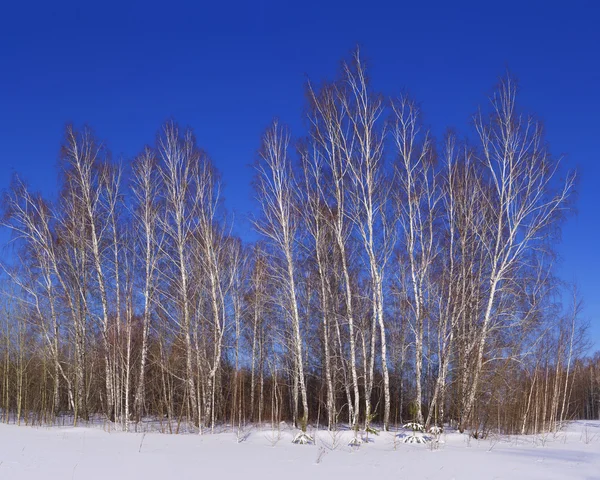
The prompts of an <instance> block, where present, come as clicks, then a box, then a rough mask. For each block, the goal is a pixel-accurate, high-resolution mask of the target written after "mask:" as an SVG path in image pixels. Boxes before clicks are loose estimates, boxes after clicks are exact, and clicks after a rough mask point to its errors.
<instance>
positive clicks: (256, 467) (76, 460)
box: [0, 421, 600, 480]
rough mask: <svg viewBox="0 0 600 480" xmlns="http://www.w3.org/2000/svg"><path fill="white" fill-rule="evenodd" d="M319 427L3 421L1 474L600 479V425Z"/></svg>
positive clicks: (49, 478)
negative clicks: (425, 435) (500, 432)
mask: <svg viewBox="0 0 600 480" xmlns="http://www.w3.org/2000/svg"><path fill="white" fill-rule="evenodd" d="M404 433H406V432H404ZM313 434H314V436H315V438H316V442H315V445H295V444H292V443H291V440H292V438H293V435H294V431H292V430H290V429H287V428H282V431H281V432H280V433H279V434H278V433H277V432H273V431H272V430H270V429H257V428H248V429H246V430H244V431H243V432H241V433H240V434H236V433H232V432H226V431H224V432H221V433H216V434H205V435H202V436H199V435H194V434H182V435H169V434H161V433H147V434H142V433H121V432H116V431H112V432H107V431H106V427H102V426H101V425H99V426H94V427H77V428H67V427H51V428H42V427H18V426H14V425H4V424H2V425H0V479H10V480H12V479H14V480H18V479H27V480H32V479H42V480H54V479H60V480H64V479H81V480H84V479H85V480H95V479H102V480H116V479H138V478H139V479H144V480H154V479H160V480H165V479H171V478H173V479H188V478H189V479H198V478H215V479H227V478H232V479H233V478H236V479H239V478H243V479H255V478H256V479H271V478H277V479H285V480H293V479H302V480H308V479H311V480H312V479H321V478H323V479H330V480H333V479H337V478H343V479H353V478H363V479H365V478H390V479H392V478H393V479H457V480H458V479H460V480H469V479H473V480H483V479H511V480H515V479H596V480H598V479H600V422H590V421H587V422H583V421H580V422H573V423H571V424H569V425H568V426H566V427H565V428H564V429H563V431H561V432H560V433H558V434H556V435H546V436H537V437H534V436H520V437H517V436H512V437H493V438H487V439H485V440H475V439H473V438H469V437H468V436H467V435H466V434H465V435H461V434H459V433H445V434H442V435H441V437H440V445H439V448H438V449H437V450H433V449H432V447H431V445H430V444H426V445H422V444H405V443H402V442H401V439H400V437H401V435H403V433H400V434H397V435H395V434H392V433H381V434H380V435H378V436H371V439H372V441H370V442H369V443H363V444H362V445H361V446H360V447H349V446H348V443H349V441H350V440H351V439H352V436H353V435H352V433H351V432H347V431H345V432H341V433H338V434H332V433H329V432H326V431H318V432H313Z"/></svg>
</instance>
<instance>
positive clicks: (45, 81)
mask: <svg viewBox="0 0 600 480" xmlns="http://www.w3.org/2000/svg"><path fill="white" fill-rule="evenodd" d="M6 3H8V2H5V4H3V5H2V6H1V7H0V140H1V141H0V162H1V163H0V165H1V166H2V168H1V169H0V189H4V188H6V187H7V186H8V184H9V181H10V177H11V175H12V174H13V173H14V172H18V173H19V174H20V175H21V176H22V177H24V178H25V179H26V180H27V181H28V182H29V183H30V184H31V186H32V187H33V188H35V189H38V190H41V191H43V192H45V193H47V194H49V195H52V194H53V193H54V192H55V189H56V180H57V172H56V163H57V158H58V150H59V147H60V142H61V139H62V134H63V128H64V125H65V123H67V122H74V123H75V124H76V125H82V124H84V123H86V124H89V125H90V126H92V127H93V128H94V130H95V132H96V133H97V135H98V136H99V138H100V139H103V140H105V141H106V143H107V145H108V146H109V148H110V149H111V151H112V152H113V155H114V156H117V157H121V156H122V157H123V158H126V159H129V158H131V157H133V156H134V155H135V154H136V153H138V152H139V151H140V150H141V149H142V147H143V145H145V144H147V143H151V142H152V141H153V139H154V136H155V133H156V131H157V130H158V128H159V127H160V125H161V124H162V123H163V122H164V121H165V120H166V119H168V118H174V119H176V120H177V121H178V122H179V123H180V124H182V125H186V126H191V127H193V128H194V130H195V133H196V136H197V138H198V142H199V144H200V145H201V146H202V147H203V148H204V149H205V150H207V151H208V153H209V154H210V155H211V157H212V158H213V159H214V161H215V163H216V165H217V166H218V168H219V169H220V170H221V172H222V175H223V179H224V181H225V183H226V189H225V196H226V204H227V207H228V208H229V209H230V210H232V211H234V212H235V213H236V223H238V224H239V227H238V228H239V229H240V231H242V232H243V231H244V230H246V229H247V225H248V224H247V222H246V220H245V217H246V215H247V214H248V213H249V212H251V211H252V208H253V201H252V191H251V186H250V179H251V177H252V170H251V168H250V167H249V165H250V164H251V163H252V161H253V160H254V158H255V152H256V150H257V149H258V147H259V143H260V136H261V133H262V132H263V130H264V129H265V127H266V126H267V125H268V123H269V122H270V120H271V119H272V118H273V117H274V116H278V117H279V118H280V119H281V120H282V121H284V122H286V123H288V124H290V125H291V127H292V129H293V130H294V131H295V132H297V133H298V134H302V133H303V121H302V112H303V108H304V97H303V92H304V83H305V80H306V78H307V76H308V77H310V78H311V79H313V80H315V81H319V80H323V79H325V78H332V77H333V76H334V75H335V73H336V71H337V69H338V66H339V62H340V60H341V59H342V58H344V57H345V56H347V55H348V53H349V52H350V51H351V50H352V49H353V47H354V46H355V45H357V44H359V45H360V46H361V49H362V52H363V54H364V56H365V57H366V58H367V60H368V61H369V64H370V67H371V68H370V72H371V77H372V79H373V81H374V85H375V87H376V88H377V89H379V90H380V91H381V92H383V93H385V94H389V95H393V94H395V93H398V92H400V91H401V90H406V89H408V90H409V91H410V92H411V93H412V94H413V96H414V97H415V98H416V99H417V100H418V101H420V102H421V104H422V108H423V110H424V113H425V121H426V122H427V123H428V124H429V125H431V127H432V129H433V131H434V132H436V133H441V132H442V131H443V130H444V129H445V128H446V127H454V128H456V129H458V130H459V132H461V133H464V134H470V133H471V130H470V118H471V115H472V114H473V113H474V112H475V110H476V108H477V106H478V105H480V104H484V103H485V102H486V98H487V95H488V94H489V93H490V92H491V90H492V88H493V86H494V85H495V84H496V81H497V79H498V77H499V76H500V75H502V74H503V73H504V72H505V71H506V69H507V68H508V69H510V71H511V72H512V73H513V74H515V75H516V76H517V78H518V79H519V81H520V85H521V103H522V105H523V107H524V108H525V109H526V110H527V111H530V112H532V113H535V114H536V115H538V116H539V117H540V118H542V119H543V120H544V124H545V126H546V130H547V139H548V141H549V143H550V147H551V150H552V151H553V152H554V154H556V155H561V154H564V155H565V163H566V165H567V166H568V167H569V168H577V169H578V172H579V183H578V202H577V208H578V212H577V214H576V215H574V216H573V217H571V218H570V219H569V221H568V223H567V224H566V226H565V228H564V231H563V242H562V244H561V245H560V247H559V252H560V254H561V258H562V260H561V266H560V271H561V274H562V277H563V278H564V279H565V280H567V281H571V282H577V284H578V285H579V289H580V292H581V294H582V295H583V297H584V301H585V310H584V315H585V316H586V317H587V318H588V319H589V320H590V321H591V324H592V336H593V338H594V341H595V346H596V348H600V318H599V317H600V281H599V279H598V278H599V276H600V274H599V271H600V253H599V238H600V186H599V180H600V167H599V163H600V162H599V148H598V143H599V141H600V120H599V118H600V117H599V114H600V93H599V87H600V28H599V26H598V23H599V22H600V6H599V4H598V2H592V1H570V2H558V1H544V2H537V1H527V0H521V1H519V2H517V1H512V0H511V1H502V2H485V1H478V2H461V1H455V2H402V1H390V2H378V1H369V2H364V1H363V2H352V1H344V2H325V1H323V2H313V1H303V2H286V1H278V2H270V1H269V2H267V1H264V2H260V1H255V2H201V1H200V2H177V1H171V2H160V3H154V2H152V1H144V2H118V3H116V2H110V1H106V2H100V1H89V2H85V1H84V2H81V1H79V2H36V1H30V2H10V4H11V5H7V4H6Z"/></svg>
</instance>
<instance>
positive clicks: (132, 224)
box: [0, 50, 600, 443]
mask: <svg viewBox="0 0 600 480" xmlns="http://www.w3.org/2000/svg"><path fill="white" fill-rule="evenodd" d="M375 85H376V82H374V81H373V80H372V79H371V78H370V71H369V69H368V66H367V65H366V63H365V62H364V59H363V58H362V57H361V54H360V52H359V51H358V50H357V51H356V52H354V53H353V55H352V56H351V57H350V58H349V59H348V60H347V61H345V62H342V64H341V68H340V71H339V74H338V75H337V77H336V78H334V79H330V80H325V81H322V82H316V81H314V80H310V81H308V82H307V85H306V109H305V113H304V125H305V127H306V128H305V130H304V131H303V130H302V129H299V130H298V131H295V132H293V131H292V130H291V129H290V128H288V127H287V126H286V125H284V124H283V123H282V122H280V121H277V120H275V121H273V123H272V124H271V125H270V126H268V127H267V129H266V131H265V133H264V135H263V137H262V139H258V138H257V141H256V146H257V148H258V153H257V155H256V157H255V158H254V159H252V158H248V159H247V160H248V162H246V163H249V162H250V161H252V160H255V162H254V170H253V173H254V177H253V187H254V193H253V196H254V203H253V207H252V208H253V213H252V216H251V220H252V224H253V226H254V232H253V233H252V235H249V236H248V238H246V234H245V233H244V227H240V226H239V225H240V224H239V223H238V221H237V220H236V219H235V217H234V216H233V215H230V214H229V213H228V212H227V210H226V209H225V205H226V199H225V198H224V196H223V187H222V183H221V174H220V173H219V171H218V169H217V168H216V167H217V165H218V164H219V163H218V162H219V160H220V159H215V162H213V161H212V159H211V158H210V157H209V155H208V153H207V152H205V151H204V150H202V148H201V146H200V145H199V144H198V142H197V140H196V137H195V135H194V133H193V132H192V130H191V129H183V128H181V127H179V126H178V125H177V124H176V123H175V122H174V121H169V122H166V123H165V124H164V125H163V126H162V127H161V128H160V129H159V131H158V135H157V137H156V141H155V142H154V144H152V145H148V146H145V147H143V149H142V150H141V151H140V152H141V153H140V154H139V155H137V156H136V157H135V158H134V159H133V160H132V161H131V162H129V161H128V160H127V159H125V160H116V159H113V158H112V157H111V155H110V152H109V150H108V145H107V144H104V143H102V142H100V141H99V140H98V139H97V137H96V136H95V135H94V133H93V132H92V130H91V129H89V128H87V127H84V128H81V129H78V128H76V127H74V126H68V127H67V128H66V130H65V136H64V139H63V147H62V149H61V156H60V158H61V160H60V162H59V174H60V175H59V185H58V188H57V194H56V195H55V196H54V197H52V196H49V197H44V196H42V195H40V194H39V193H37V192H35V191H33V190H32V189H31V188H30V187H29V186H28V184H27V183H26V181H25V179H21V178H19V177H18V176H15V178H14V180H13V182H12V184H11V186H10V188H9V189H8V190H7V192H6V194H5V196H4V198H3V201H2V207H3V216H2V227H3V228H4V229H5V230H6V231H7V232H10V242H9V244H8V248H7V249H6V254H5V255H4V259H3V262H2V275H1V278H0V282H1V285H2V288H1V292H2V295H1V296H0V301H1V313H0V316H1V327H0V380H1V381H0V411H1V413H2V420H3V421H7V422H8V421H15V422H19V423H26V424H32V423H39V424H45V423H52V422H62V423H65V421H67V422H72V423H78V422H81V421H90V420H93V419H94V418H97V417H98V416H100V417H101V418H103V419H104V421H106V422H111V424H119V425H121V426H122V428H123V429H125V430H130V429H136V428H138V426H139V425H140V423H141V422H143V421H144V420H145V419H154V420H155V421H158V422H160V424H161V425H163V428H164V430H165V431H168V432H178V431H183V430H185V431H194V432H198V433H205V432H210V431H214V429H215V427H217V426H227V427H230V428H232V429H235V430H236V431H237V432H238V435H241V432H242V430H243V429H244V428H245V426H246V425H249V424H261V423H268V424H269V425H271V426H272V428H274V429H275V428H278V425H279V424H280V422H282V421H289V422H291V423H293V424H294V425H295V426H296V427H297V428H298V429H299V430H300V434H299V436H298V437H297V441H298V442H299V443H306V442H310V441H311V440H312V438H311V436H310V431H311V429H312V428H327V429H329V430H332V431H333V430H336V429H338V428H341V427H342V426H343V425H347V426H349V427H350V428H351V429H353V430H354V431H355V432H356V437H355V442H360V438H362V436H359V435H358V433H359V432H360V431H362V432H365V433H366V434H367V435H368V434H369V433H377V430H378V429H385V430H387V429H392V428H396V427H398V426H401V425H402V424H404V423H406V422H409V421H415V422H418V423H423V424H424V425H426V426H427V427H430V426H433V425H445V424H452V425H454V426H456V427H457V428H459V429H461V430H467V429H468V430H470V431H471V432H472V433H473V434H475V435H479V434H486V433H487V432H489V431H492V430H494V431H499V432H510V433H537V432H541V431H549V430H554V429H556V428H557V426H558V425H559V423H560V422H562V421H565V420H567V419H570V418H573V417H578V416H579V417H584V418H599V417H600V376H599V373H600V366H599V364H598V358H597V355H596V357H586V356H585V353H586V338H587V337H586V331H585V322H583V321H582V320H581V308H580V299H579V298H578V297H577V296H576V295H573V298H572V300H570V299H569V301H565V302H564V305H563V298H565V299H566V298H568V295H566V294H565V288H564V284H563V283H562V282H561V281H560V279H559V278H558V277H557V275H556V268H555V263H556V262H555V249H554V245H555V244H556V240H557V238H558V234H559V232H560V227H561V225H562V224H563V222H564V221H565V218H567V217H568V213H569V211H570V209H571V207H572V200H573V189H574V182H575V178H574V176H573V175H572V174H570V173H568V172H567V171H566V167H565V166H563V165H562V162H561V161H560V159H557V158H555V157H553V156H552V155H551V153H550V152H549V151H548V149H547V142H546V139H545V136H544V131H543V128H542V126H541V123H540V122H539V121H538V120H536V119H535V118H534V117H532V116H528V115H527V114H526V113H525V112H522V111H521V109H520V106H519V103H518V101H517V97H518V89H517V87H516V83H515V81H514V79H513V78H511V77H504V78H502V79H501V81H500V83H499V85H498V87H497V89H496V91H495V93H494V94H493V95H492V96H491V97H490V98H489V99H488V101H487V103H483V106H482V108H481V109H480V111H479V112H478V113H476V115H475V116H474V122H473V124H474V127H473V128H472V129H471V130H469V131H467V132H465V134H464V136H463V134H462V133H461V134H460V135H459V134H458V133H456V132H448V133H447V134H446V135H445V136H444V137H443V138H436V137H435V136H434V135H433V133H432V132H433V131H434V130H432V129H429V128H426V127H425V124H424V122H423V120H422V117H423V114H422V112H421V107H420V105H419V104H418V103H417V102H416V101H415V100H413V99H412V98H411V97H410V96H408V95H406V94H404V93H400V92H401V90H400V89H398V91H397V92H390V95H389V96H385V95H382V94H379V93H377V90H376V89H375V88H376V87H375ZM467 120H468V119H467ZM197 133H198V135H199V138H200V139H201V138H202V135H203V132H201V131H198V132H197ZM462 138H464V140H461V139H462ZM223 176H224V177H225V181H226V179H227V176H228V172H227V171H224V172H223ZM249 239H253V241H250V240H249Z"/></svg>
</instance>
